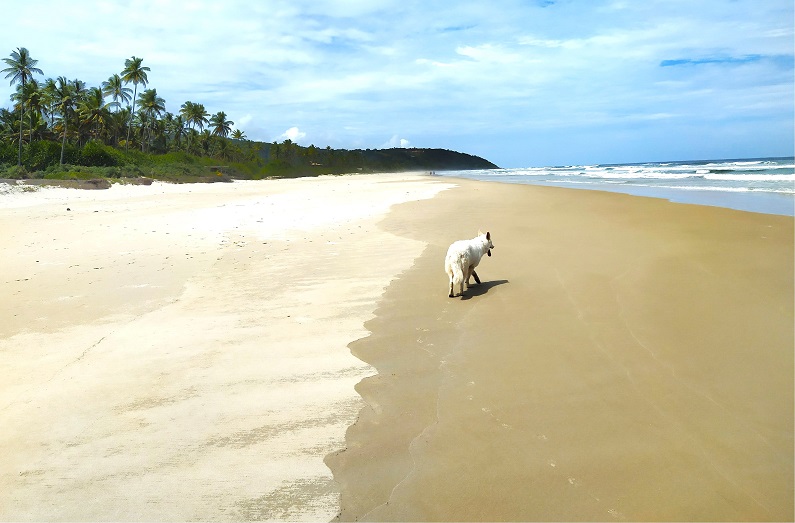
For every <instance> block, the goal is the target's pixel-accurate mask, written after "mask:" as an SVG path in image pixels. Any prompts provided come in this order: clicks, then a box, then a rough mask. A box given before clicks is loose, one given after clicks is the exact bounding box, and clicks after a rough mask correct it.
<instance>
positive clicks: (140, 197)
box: [0, 173, 793, 521]
mask: <svg viewBox="0 0 795 523" xmlns="http://www.w3.org/2000/svg"><path fill="white" fill-rule="evenodd" d="M3 198H4V197H0V222H1V223H3V224H5V225H4V227H3V230H4V233H3V235H4V242H5V245H7V246H8V252H10V253H13V255H12V256H7V257H5V258H4V259H3V260H2V261H0V270H2V272H3V274H5V275H6V276H5V278H3V279H2V280H0V285H2V286H3V287H4V291H7V292H6V293H5V295H6V296H9V297H10V301H6V302H5V303H6V307H7V309H8V310H11V311H12V314H9V315H6V316H4V317H3V318H2V319H0V340H2V347H3V348H2V350H0V369H2V370H3V375H4V376H6V379H5V382H4V384H3V386H2V387H0V422H2V424H3V426H5V427H11V428H10V429H7V430H6V431H4V433H3V435H2V437H0V453H2V454H3V455H5V456H11V457H12V458H11V459H7V460H5V461H4V462H1V463H0V467H2V469H1V470H0V472H2V474H0V477H3V478H5V480H2V479H0V487H2V489H0V490H2V492H4V494H2V495H0V507H2V508H0V514H2V515H3V517H4V518H5V519H14V520H42V519H47V520H67V519H70V520H71V519H116V520H142V519H160V520H162V519H172V520H190V519H193V520H195V519H205V520H207V519H210V520H222V521H232V520H254V519H279V520H294V521H316V520H322V519H331V518H334V517H335V516H337V518H338V519H340V520H352V519H368V520H374V521H375V520H386V519H398V520H473V519H477V520H622V519H626V520H644V519H646V520H653V519H657V520H660V519H668V520H676V519H680V520H683V519H688V520H717V519H727V520H731V519H754V520H786V519H791V518H792V511H793V509H792V501H791V498H792V496H791V494H792V489H793V474H792V464H793V463H792V461H793V459H792V455H791V452H789V451H790V450H791V448H792V442H793V430H792V424H793V423H792V422H793V419H792V418H793V413H792V411H793V404H792V403H793V402H792V398H793V390H792V389H793V371H792V369H793V361H792V358H793V355H792V348H793V347H792V346H793V334H792V331H791V323H792V317H793V307H792V302H793V299H792V298H793V275H792V274H793V252H792V251H793V248H792V247H793V220H792V219H791V218H787V217H782V216H774V215H764V214H756V213H745V212H737V211H731V210H727V209H720V208H712V207H702V206H695V205H676V204H672V203H670V202H667V201H665V200H659V199H654V198H645V197H636V196H626V195H621V194H616V193H607V192H599V191H591V192H586V191H571V190H566V189H561V188H549V187H540V186H516V185H509V184H493V183H489V182H476V181H471V180H466V179H453V180H447V179H445V178H442V177H430V176H427V175H417V174H411V173H409V174H400V175H395V174H386V175H349V176H331V177H323V178H300V179H290V180H269V181H252V182H242V183H241V182H234V183H232V184H207V185H204V184H196V185H190V186H185V185H174V184H160V183H158V182H155V183H154V184H153V185H152V186H148V187H146V186H130V187H119V188H111V189H109V190H107V191H72V190H68V189H53V190H45V191H41V193H31V194H22V195H18V197H17V196H14V197H11V198H6V199H5V200H4V199H3ZM34 202H35V204H34ZM67 206H68V207H69V209H70V210H69V211H67V210H66V207H67ZM462 209H466V212H465V213H462ZM479 228H480V229H483V230H484V231H485V230H490V231H491V233H492V236H493V238H494V243H495V250H494V252H493V256H492V257H490V258H487V259H485V260H483V262H482V264H481V265H480V266H479V267H478V273H479V275H480V277H481V279H482V281H483V285H481V286H479V287H473V288H472V290H470V291H468V292H467V296H466V297H465V298H464V299H450V298H448V297H447V292H446V290H447V288H446V276H445V274H444V271H443V269H442V260H443V258H444V252H445V250H446V248H447V246H448V245H449V243H450V242H451V241H452V240H453V239H461V238H469V237H472V236H474V235H475V233H476V232H477V229H479ZM749 347H751V348H753V351H752V352H750V353H749V350H748V348H749ZM785 349H786V350H785ZM376 372H377V373H376ZM332 475H333V476H332ZM661 491H662V492H664V495H661V494H660V492H661ZM89 499H90V500H93V501H92V503H86V500H89ZM727 499H728V500H731V502H727V501H726V500H727Z"/></svg>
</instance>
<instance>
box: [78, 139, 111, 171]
mask: <svg viewBox="0 0 795 523" xmlns="http://www.w3.org/2000/svg"><path fill="white" fill-rule="evenodd" d="M114 152H115V151H114V149H113V148H112V147H109V146H107V145H103V144H101V143H100V142H96V141H94V140H91V141H90V142H88V143H87V144H85V145H84V146H83V150H82V151H80V161H79V163H80V165H86V166H89V167H111V166H113V165H116V164H117V157H116V155H115V154H113V153H114Z"/></svg>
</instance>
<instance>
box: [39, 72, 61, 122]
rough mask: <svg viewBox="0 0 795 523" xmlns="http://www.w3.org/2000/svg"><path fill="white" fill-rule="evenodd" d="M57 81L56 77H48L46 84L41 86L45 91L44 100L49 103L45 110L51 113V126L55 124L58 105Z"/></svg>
mask: <svg viewBox="0 0 795 523" xmlns="http://www.w3.org/2000/svg"><path fill="white" fill-rule="evenodd" d="M56 87H57V85H56V83H55V79H54V78H47V80H45V81H44V86H43V87H42V88H41V90H42V92H43V93H44V101H45V103H46V104H47V108H46V109H45V112H46V113H47V114H48V115H50V127H51V128H52V127H54V126H55V112H56V105H57V104H58V100H57V96H56V93H55V90H56Z"/></svg>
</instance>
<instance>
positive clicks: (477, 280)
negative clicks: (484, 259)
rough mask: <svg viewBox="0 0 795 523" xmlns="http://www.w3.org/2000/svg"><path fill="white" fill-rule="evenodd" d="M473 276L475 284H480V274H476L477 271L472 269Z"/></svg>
mask: <svg viewBox="0 0 795 523" xmlns="http://www.w3.org/2000/svg"><path fill="white" fill-rule="evenodd" d="M472 276H474V277H475V283H478V284H480V278H478V273H476V272H475V269H472Z"/></svg>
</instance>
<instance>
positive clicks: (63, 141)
mask: <svg viewBox="0 0 795 523" xmlns="http://www.w3.org/2000/svg"><path fill="white" fill-rule="evenodd" d="M68 123H69V121H68V120H67V119H66V116H64V120H63V138H62V139H61V165H63V150H64V147H66V127H67V124H68Z"/></svg>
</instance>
